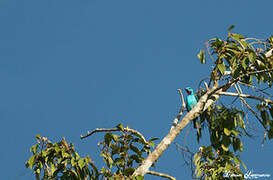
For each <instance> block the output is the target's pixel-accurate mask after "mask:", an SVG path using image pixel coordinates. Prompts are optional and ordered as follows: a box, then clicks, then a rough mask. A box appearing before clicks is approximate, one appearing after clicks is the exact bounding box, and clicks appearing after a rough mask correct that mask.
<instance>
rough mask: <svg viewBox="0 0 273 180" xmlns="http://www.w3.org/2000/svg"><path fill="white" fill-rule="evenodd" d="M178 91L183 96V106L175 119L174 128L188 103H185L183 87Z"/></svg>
mask: <svg viewBox="0 0 273 180" xmlns="http://www.w3.org/2000/svg"><path fill="white" fill-rule="evenodd" d="M178 92H179V94H180V97H181V102H182V106H181V108H180V110H179V113H178V114H177V116H176V117H175V118H174V120H173V126H172V128H173V127H174V126H176V125H177V123H178V121H179V120H180V118H181V116H182V115H183V112H184V111H185V109H186V104H185V101H184V96H183V93H182V91H181V89H178ZM172 128H171V129H172Z"/></svg>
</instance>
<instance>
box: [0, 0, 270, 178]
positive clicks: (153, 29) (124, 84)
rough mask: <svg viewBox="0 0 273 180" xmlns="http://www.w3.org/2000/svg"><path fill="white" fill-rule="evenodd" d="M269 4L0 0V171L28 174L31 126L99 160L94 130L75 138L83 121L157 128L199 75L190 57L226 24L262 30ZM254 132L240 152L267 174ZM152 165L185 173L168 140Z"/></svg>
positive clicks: (264, 152)
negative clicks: (82, 136)
mask: <svg viewBox="0 0 273 180" xmlns="http://www.w3.org/2000/svg"><path fill="white" fill-rule="evenodd" d="M272 7H273V2H272V1H265V0H264V1H246V0H245V1H235V0H232V1H216V0H211V1H201V0H195V1H180V0H172V1H167V0H148V1H147V0H146V1H143V0H138V1H133V0H100V1H99V0H1V2H0V23H1V28H0V83H1V88H0V119H1V127H0V138H1V148H0V162H1V163H0V169H1V179H12V180H15V179H16V180H21V179H34V176H33V175H32V172H31V171H30V170H28V169H25V167H24V164H25V161H26V160H27V159H28V158H29V157H30V153H29V152H28V150H29V148H30V147H31V146H32V145H33V144H34V143H35V138H34V137H35V135H36V134H38V133H39V134H41V135H43V136H47V137H48V138H49V139H51V140H52V141H58V140H60V139H61V137H62V136H65V137H66V139H67V141H69V142H73V143H74V144H75V146H76V148H77V149H78V150H79V151H80V152H81V155H87V154H90V156H91V158H92V159H93V160H94V161H95V162H96V163H98V164H101V161H100V157H99V155H98V149H97V146H96V143H97V142H98V140H101V139H102V138H103V134H96V135H94V136H92V137H90V138H88V139H85V140H80V139H79V136H80V134H84V133H86V132H87V130H90V131H91V130H92V129H94V128H96V127H106V128H110V127H114V126H115V125H116V124H118V123H120V122H121V123H123V124H125V125H129V126H130V127H131V128H134V129H137V130H139V131H140V132H142V133H143V134H144V135H145V136H146V137H147V138H148V139H149V138H152V137H159V138H162V137H164V136H165V135H166V133H167V132H168V130H169V128H170V126H171V123H172V120H173V118H174V117H175V115H176V113H177V111H178V109H179V105H180V102H179V96H178V94H177V91H176V89H177V88H182V87H185V86H191V87H193V88H194V89H196V88H197V86H198V83H199V81H200V80H201V79H202V77H204V76H207V75H208V71H209V69H208V67H207V66H206V65H200V63H199V60H198V59H197V57H196V55H197V53H198V51H199V50H200V48H203V44H204V42H205V41H207V40H209V39H211V38H213V37H215V36H217V37H224V35H225V34H226V32H227V28H228V27H229V26H230V25H232V24H234V25H235V26H236V28H235V30H234V31H237V32H240V33H242V34H244V35H246V36H251V37H259V38H266V37H269V36H270V35H272V30H273V23H272ZM191 131H192V130H191ZM259 135H260V136H258V138H256V139H255V140H250V139H247V140H246V141H245V142H246V144H245V149H246V151H245V152H244V153H241V156H242V159H243V160H244V162H245V163H246V164H247V166H248V168H249V170H254V172H256V173H269V174H271V175H272V176H273V166H272V149H273V144H272V142H266V143H265V147H264V148H263V149H262V148H261V146H260V142H261V139H262V137H261V134H259ZM183 136H184V134H183V133H182V134H181V135H180V136H179V137H178V138H177V139H176V142H179V143H180V144H183V142H184V140H183ZM191 141H195V139H194V138H193V137H188V142H189V143H190V142H191ZM155 170H157V171H160V172H167V173H169V174H171V175H173V176H176V177H177V178H178V179H189V178H190V176H189V170H188V169H187V168H186V167H185V166H183V160H182V157H181V155H180V153H179V152H177V151H176V148H175V146H174V145H172V146H170V148H169V149H168V150H167V151H166V152H165V153H164V154H163V155H162V157H161V158H160V159H159V163H158V164H157V167H156V169H155ZM147 179H158V178H152V177H148V176H147Z"/></svg>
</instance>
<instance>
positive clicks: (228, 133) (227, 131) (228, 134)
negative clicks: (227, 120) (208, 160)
mask: <svg viewBox="0 0 273 180" xmlns="http://www.w3.org/2000/svg"><path fill="white" fill-rule="evenodd" d="M224 133H225V134H226V135H227V136H230V134H231V131H230V130H229V129H227V128H224Z"/></svg>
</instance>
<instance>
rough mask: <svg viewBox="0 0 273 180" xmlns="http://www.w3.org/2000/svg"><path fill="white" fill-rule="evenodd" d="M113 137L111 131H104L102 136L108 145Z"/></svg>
mask: <svg viewBox="0 0 273 180" xmlns="http://www.w3.org/2000/svg"><path fill="white" fill-rule="evenodd" d="M112 139H113V134H112V133H106V134H105V136H104V142H105V144H106V145H107V146H109V145H110V143H111V141H112Z"/></svg>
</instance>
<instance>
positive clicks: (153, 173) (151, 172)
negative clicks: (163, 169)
mask: <svg viewBox="0 0 273 180" xmlns="http://www.w3.org/2000/svg"><path fill="white" fill-rule="evenodd" d="M147 174H151V175H155V176H159V177H164V178H168V179H170V180H176V178H175V177H172V176H170V175H168V174H164V173H160V172H156V171H147Z"/></svg>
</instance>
